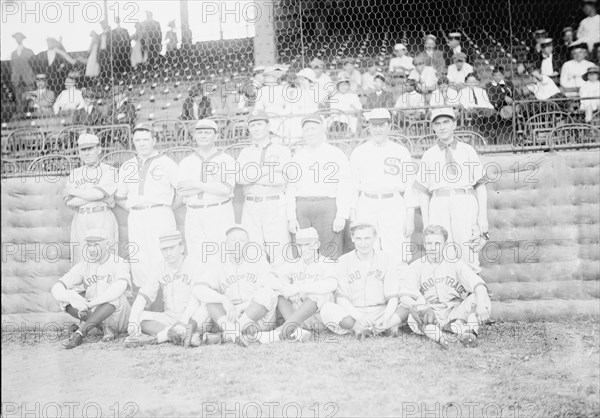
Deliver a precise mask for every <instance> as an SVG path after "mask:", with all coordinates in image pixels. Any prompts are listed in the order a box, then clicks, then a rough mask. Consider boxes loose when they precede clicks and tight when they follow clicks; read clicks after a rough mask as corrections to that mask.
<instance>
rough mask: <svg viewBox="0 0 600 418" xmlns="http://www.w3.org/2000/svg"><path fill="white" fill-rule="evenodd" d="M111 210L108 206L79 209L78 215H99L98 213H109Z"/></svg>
mask: <svg viewBox="0 0 600 418" xmlns="http://www.w3.org/2000/svg"><path fill="white" fill-rule="evenodd" d="M109 210H110V208H109V207H108V206H96V207H93V208H79V209H77V213H85V214H89V213H97V212H108V211H109Z"/></svg>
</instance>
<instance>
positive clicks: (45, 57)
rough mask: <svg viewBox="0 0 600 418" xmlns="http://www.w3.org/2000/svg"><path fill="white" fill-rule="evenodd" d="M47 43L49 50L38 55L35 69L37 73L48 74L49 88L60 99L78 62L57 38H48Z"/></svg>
mask: <svg viewBox="0 0 600 418" xmlns="http://www.w3.org/2000/svg"><path fill="white" fill-rule="evenodd" d="M46 43H47V44H48V50H47V51H42V52H40V53H39V54H37V56H36V58H35V63H36V67H35V68H36V72H37V73H39V74H46V82H47V84H48V88H49V89H50V90H52V92H53V93H54V95H55V96H57V97H58V95H59V94H60V92H61V91H62V90H63V87H64V85H65V80H66V79H67V76H68V75H69V72H70V71H71V68H72V67H73V64H74V63H75V62H76V61H75V59H73V58H72V57H71V56H70V55H69V54H67V52H66V51H65V48H64V47H63V46H62V44H61V43H60V42H59V41H58V40H57V39H56V38H47V39H46Z"/></svg>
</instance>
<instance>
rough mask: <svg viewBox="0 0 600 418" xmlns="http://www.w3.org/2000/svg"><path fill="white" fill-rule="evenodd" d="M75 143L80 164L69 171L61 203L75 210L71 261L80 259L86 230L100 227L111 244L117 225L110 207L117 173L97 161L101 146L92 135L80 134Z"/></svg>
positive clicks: (76, 261) (115, 239)
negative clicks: (106, 234) (63, 202)
mask: <svg viewBox="0 0 600 418" xmlns="http://www.w3.org/2000/svg"><path fill="white" fill-rule="evenodd" d="M77 146H78V148H79V158H80V159H81V162H82V166H81V167H78V168H76V169H75V170H73V171H72V172H71V175H70V176H69V179H68V180H67V184H66V186H65V188H64V190H63V198H64V201H65V204H66V205H67V206H68V207H70V208H73V209H74V210H75V216H73V221H72V222H71V243H72V245H73V246H74V247H73V254H72V259H73V263H74V264H76V263H78V262H79V261H80V260H81V250H82V249H83V247H84V244H85V237H86V236H87V233H88V232H89V230H90V229H94V228H102V229H104V230H105V231H106V232H107V233H108V240H109V241H110V242H111V243H115V242H118V241H119V239H118V236H119V225H118V224H117V219H116V218H115V215H114V214H113V212H112V210H111V209H112V208H113V207H114V205H115V199H114V194H115V192H116V191H117V179H118V177H117V172H116V170H115V168H113V167H111V166H109V165H108V164H104V163H101V162H100V153H101V152H102V149H101V148H100V140H99V139H98V137H97V136H96V135H92V134H87V133H85V134H81V135H80V136H79V138H78V139H77Z"/></svg>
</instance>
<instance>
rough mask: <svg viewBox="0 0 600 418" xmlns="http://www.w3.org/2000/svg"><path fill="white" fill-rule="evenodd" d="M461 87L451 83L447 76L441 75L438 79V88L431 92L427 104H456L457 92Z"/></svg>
mask: <svg viewBox="0 0 600 418" xmlns="http://www.w3.org/2000/svg"><path fill="white" fill-rule="evenodd" d="M461 87H462V86H458V85H456V84H454V83H451V82H450V80H449V79H448V77H441V78H440V79H439V80H438V88H437V89H435V90H434V91H433V92H432V93H431V96H430V98H429V106H458V105H459V104H460V101H459V95H458V92H459V90H460V89H461Z"/></svg>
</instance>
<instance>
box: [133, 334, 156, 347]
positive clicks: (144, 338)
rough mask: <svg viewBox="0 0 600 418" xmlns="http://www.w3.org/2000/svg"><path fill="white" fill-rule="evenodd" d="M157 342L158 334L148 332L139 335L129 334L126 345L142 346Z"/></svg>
mask: <svg viewBox="0 0 600 418" xmlns="http://www.w3.org/2000/svg"><path fill="white" fill-rule="evenodd" d="M156 343H157V340H156V336H154V335H147V334H142V335H140V336H137V337H134V336H129V337H127V338H126V339H125V346H126V347H141V346H144V345H154V344H156Z"/></svg>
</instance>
